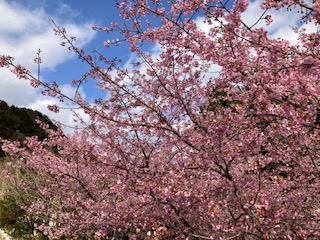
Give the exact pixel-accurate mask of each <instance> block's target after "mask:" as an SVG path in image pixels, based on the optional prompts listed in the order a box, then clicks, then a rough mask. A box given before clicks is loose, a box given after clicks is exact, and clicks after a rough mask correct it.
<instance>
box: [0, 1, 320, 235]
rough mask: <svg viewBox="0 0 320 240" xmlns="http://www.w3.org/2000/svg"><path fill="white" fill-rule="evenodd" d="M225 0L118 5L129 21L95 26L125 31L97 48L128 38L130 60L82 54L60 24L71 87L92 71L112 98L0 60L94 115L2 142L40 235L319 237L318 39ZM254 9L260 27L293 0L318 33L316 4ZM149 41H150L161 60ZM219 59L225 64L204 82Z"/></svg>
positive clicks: (316, 35)
mask: <svg viewBox="0 0 320 240" xmlns="http://www.w3.org/2000/svg"><path fill="white" fill-rule="evenodd" d="M228 2H229V1H214V0H207V1H203V0H192V1H191V0H185V1H182V0H177V1H162V0H150V1H143V0H123V1H116V6H117V7H118V8H119V9H120V14H121V16H122V18H123V19H124V23H119V24H117V23H113V24H112V26H111V27H110V28H107V27H103V26H95V27H94V29H99V30H101V31H103V32H105V33H107V34H113V33H114V34H120V35H121V36H122V39H120V40H119V39H115V40H114V41H111V42H109V41H106V42H105V43H104V44H105V46H106V47H107V48H108V47H113V45H114V47H115V48H116V47H117V45H119V44H123V45H122V46H126V45H125V44H128V47H129V49H130V50H131V51H132V52H133V53H135V54H136V59H137V60H136V62H135V63H134V64H133V66H131V67H128V68H124V67H122V66H121V64H118V62H117V61H118V59H107V57H105V56H103V55H102V54H100V53H97V52H95V54H92V55H90V54H86V53H85V52H84V51H83V50H80V49H78V48H77V47H76V46H75V38H74V37H68V36H67V33H66V30H65V29H63V28H60V27H56V29H55V33H56V34H57V35H60V36H61V37H62V39H63V41H64V42H63V43H62V45H64V46H67V47H68V48H69V49H70V50H73V51H74V52H75V53H76V54H78V56H79V58H80V59H81V60H82V61H84V62H86V63H87V64H89V66H90V67H91V69H90V70H89V72H87V73H86V74H85V75H84V76H83V77H82V78H81V79H80V80H78V81H76V80H73V81H72V85H73V86H77V87H79V86H80V85H81V84H82V83H83V82H84V81H86V80H88V81H89V79H91V78H92V79H97V80H98V83H97V84H98V86H99V87H100V88H101V90H102V91H104V92H107V93H108V97H107V98H105V99H96V100H95V102H94V104H89V103H88V102H86V101H85V99H82V98H81V96H79V95H77V97H76V98H75V99H73V98H71V97H70V96H66V95H63V93H62V92H61V90H60V89H59V86H58V85H57V83H52V84H50V83H44V82H41V81H40V80H39V79H38V77H33V76H32V75H31V73H30V72H29V71H27V70H26V69H25V68H23V67H22V66H20V65H15V64H14V62H13V59H12V58H11V57H9V56H2V57H1V58H0V65H1V66H3V67H9V68H11V69H12V71H13V72H14V73H15V74H16V75H17V76H18V77H20V78H22V79H27V80H30V82H31V85H32V86H35V87H39V86H43V87H44V88H45V91H44V94H46V95H50V96H53V97H59V98H60V100H65V99H68V100H71V101H73V102H74V103H76V104H78V105H79V106H80V107H81V108H82V109H83V110H84V111H85V112H86V113H87V114H88V115H90V117H91V123H92V124H89V125H88V126H87V127H86V128H84V129H83V130H79V131H76V132H75V133H74V134H72V135H64V133H63V131H62V130H61V129H60V128H58V129H57V130H56V131H54V130H50V129H48V127H47V126H46V125H45V124H43V125H42V126H43V128H44V129H46V130H47V132H48V134H49V138H48V139H44V140H43V141H39V139H38V138H35V137H30V138H27V139H26V142H25V148H21V147H19V146H18V144H17V143H9V142H7V141H3V144H4V145H3V149H4V150H5V151H6V152H7V154H11V155H18V156H20V160H19V161H17V162H16V163H15V164H14V166H15V167H16V168H19V169H21V170H24V171H25V172H24V174H25V175H24V176H25V177H24V178H22V179H16V181H17V182H19V183H20V184H21V186H23V187H24V188H27V189H32V190H34V191H38V192H39V193H40V197H39V198H38V199H35V200H34V202H33V203H32V204H31V205H30V206H29V207H28V208H27V209H26V211H27V212H29V213H32V214H35V215H37V216H38V217H39V219H43V224H41V225H40V226H39V229H40V230H41V231H42V232H44V233H46V234H47V235H48V237H49V238H51V239H59V238H62V237H65V238H72V239H81V238H84V239H90V238H95V239H108V238H111V239H112V238H113V239H121V238H131V239H319V238H320V230H319V229H320V219H319V214H320V198H319V189H320V184H319V182H320V181H319V180H320V171H319V156H320V155H319V154H320V153H319V151H320V144H319V143H320V134H319V133H320V132H319V127H318V124H315V123H316V122H317V109H319V94H320V87H319V75H320V74H319V69H320V68H319V67H320V64H319V63H320V59H319V56H320V48H319V44H320V42H319V39H320V35H319V34H320V33H319V31H314V32H312V33H307V32H305V31H303V30H302V31H298V30H296V31H297V32H298V34H299V36H300V37H299V39H298V41H299V42H298V44H297V45H291V44H290V43H289V42H288V41H285V40H283V39H280V38H279V39H272V38H270V37H269V36H268V32H267V31H266V30H265V29H264V28H257V27H256V28H255V27H254V26H252V27H251V26H248V25H246V24H245V23H244V22H243V20H242V15H241V13H242V12H244V11H245V10H246V9H247V6H248V3H249V1H248V0H237V1H234V3H233V6H232V7H228V6H229V3H228ZM261 7H262V8H263V9H265V10H266V11H265V13H264V14H263V15H262V16H261V17H260V18H259V19H257V21H258V22H259V21H267V23H268V24H271V25H272V21H271V20H272V19H271V17H270V16H269V15H266V13H267V12H268V11H269V10H280V9H281V10H283V9H284V10H287V11H291V10H293V8H294V7H297V8H299V12H300V13H301V20H302V21H305V22H309V24H314V25H316V26H317V27H319V23H320V12H319V11H320V4H319V3H318V2H315V3H314V4H311V3H309V1H308V2H307V1H303V0H296V1H278V0H265V1H262V4H261ZM198 16H202V17H203V18H204V21H205V24H206V27H207V29H208V30H207V31H206V32H204V31H203V30H201V28H199V26H198V25H197V24H196V22H195V18H196V17H198ZM293 31H295V30H293ZM145 44H147V45H148V46H150V45H151V44H157V46H158V47H159V48H160V49H161V52H160V53H159V56H157V57H153V56H152V55H151V54H150V53H148V52H146V51H144V50H145ZM106 56H107V54H106ZM37 60H38V61H39V62H40V58H39V57H38V58H37ZM215 64H216V65H219V66H220V67H221V70H220V72H219V74H217V76H212V74H210V73H208V72H210V70H209V69H210V67H211V66H213V65H215ZM49 108H50V109H51V110H53V111H58V110H59V107H58V106H49ZM52 148H54V149H56V150H57V151H56V152H53V151H52ZM29 174H30V176H35V174H36V176H37V177H38V178H39V179H40V180H39V181H36V178H34V177H32V178H31V177H30V180H29V181H28V175H29ZM49 219H50V220H51V221H48V220H49ZM50 222H51V224H49V223H50ZM52 223H54V224H52Z"/></svg>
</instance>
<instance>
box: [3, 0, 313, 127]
mask: <svg viewBox="0 0 320 240" xmlns="http://www.w3.org/2000/svg"><path fill="white" fill-rule="evenodd" d="M260 2H261V1H260V0H257V1H251V2H250V5H249V8H248V9H247V11H246V12H245V13H244V14H243V19H244V21H245V22H246V23H247V24H248V25H249V26H251V25H252V24H254V23H255V22H256V20H257V19H258V18H259V17H260V15H261V12H262V10H261V9H260V8H259V4H260ZM307 2H311V1H307ZM0 12H1V15H0V55H3V54H5V55H11V56H13V57H14V58H15V62H16V63H19V64H21V65H24V66H26V67H27V68H28V69H30V70H31V72H33V73H36V71H37V65H36V64H35V63H34V58H35V57H36V52H37V50H38V49H39V48H40V49H41V50H42V53H41V57H42V59H43V64H42V65H41V79H42V80H44V81H52V80H55V81H57V82H58V83H59V84H60V86H61V88H62V90H63V91H64V92H65V93H67V94H71V95H72V94H73V93H74V89H73V88H72V87H71V86H70V85H69V82H70V80H71V79H78V78H80V77H81V75H82V74H83V73H84V72H85V71H86V70H88V67H87V66H86V65H85V64H84V63H82V62H81V61H79V60H78V59H77V57H76V56H75V55H74V54H71V53H70V52H69V51H67V50H66V49H65V48H63V47H61V46H60V42H61V39H60V38H59V37H58V36H55V35H54V33H53V31H52V29H53V27H54V26H53V23H52V20H54V21H55V22H56V23H57V24H58V25H59V26H62V27H65V28H66V30H67V33H68V34H70V35H74V36H76V37H77V41H76V44H77V46H78V47H81V48H83V49H84V50H85V51H86V52H88V53H90V52H91V51H92V50H93V49H97V50H99V51H100V52H101V53H103V54H105V55H106V56H108V57H110V58H111V57H114V56H117V57H119V58H122V59H124V64H126V63H128V62H126V61H130V57H131V56H132V55H131V54H132V53H131V52H130V51H129V49H127V48H126V47H120V48H117V50H116V51H112V50H108V49H106V48H105V47H104V46H103V42H104V41H106V40H108V39H109V38H110V36H107V35H106V34H104V33H101V32H96V31H93V30H92V29H91V27H92V26H93V25H105V26H109V25H110V23H111V22H115V21H119V20H120V18H119V12H118V10H117V9H116V8H115V6H114V1H113V0H92V1H88V0H64V1H62V0H61V1H59V0H0ZM270 14H272V15H273V20H274V23H273V24H272V25H271V26H269V27H267V28H268V30H269V35H270V36H271V37H274V38H277V37H280V38H284V39H287V40H289V41H290V42H291V43H292V44H296V43H297V35H295V34H294V33H293V32H292V30H291V26H298V27H306V28H307V30H308V31H315V26H312V25H310V24H309V25H307V26H305V25H301V23H300V22H299V15H297V14H295V11H293V12H285V11H278V12H275V11H271V12H270ZM196 20H197V24H198V26H199V27H200V28H202V29H203V30H204V31H205V30H207V26H206V25H204V24H203V23H202V19H201V16H199V17H198V18H197V19H196ZM256 27H261V25H257V26H256ZM153 47H154V46H153ZM150 52H152V46H150ZM40 91H41V89H34V88H32V87H31V86H29V84H28V82H26V81H24V80H20V79H16V78H15V77H14V76H13V74H12V73H10V71H8V69H0V99H1V100H4V101H6V102H7V103H8V104H9V105H15V106H19V107H27V108H31V109H34V110H38V111H40V112H42V113H44V114H46V115H48V116H49V117H50V118H52V119H56V120H59V121H62V123H64V124H67V125H74V123H73V121H72V118H73V117H72V113H70V111H69V110H61V111H60V113H59V114H55V113H52V112H50V111H48V109H47V105H48V104H53V103H57V102H58V101H57V100H55V99H51V98H48V97H44V96H42V95H41V93H40ZM82 92H83V94H84V96H85V97H86V100H87V101H89V102H91V101H92V100H93V99H94V98H95V97H104V95H105V94H106V93H101V92H100V91H99V90H98V89H97V88H96V87H95V85H94V84H86V85H85V86H83V89H82ZM79 113H80V114H81V112H79Z"/></svg>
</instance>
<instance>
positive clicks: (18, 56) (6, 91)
mask: <svg viewBox="0 0 320 240" xmlns="http://www.w3.org/2000/svg"><path fill="white" fill-rule="evenodd" d="M61 8H62V9H64V12H65V10H66V9H67V10H68V11H67V13H68V14H66V15H68V16H65V17H63V16H62V14H61V12H60V13H59V11H58V10H59V9H58V10H57V15H52V14H50V13H48V12H46V11H45V10H44V8H41V5H40V7H39V8H32V9H31V8H30V9H29V8H27V7H26V6H25V5H23V4H22V3H20V4H19V3H17V2H13V1H6V0H0V9H1V16H0V55H11V56H13V57H14V58H15V63H19V64H21V65H23V66H25V67H27V68H28V69H29V70H30V71H31V72H32V73H36V71H37V65H36V64H35V63H34V58H35V57H36V52H37V51H38V49H39V48H40V49H41V50H42V53H41V58H42V60H43V64H42V65H41V70H42V71H44V70H54V69H55V68H56V67H57V65H59V64H63V63H65V62H66V61H68V60H70V59H72V58H73V57H74V54H72V53H71V52H70V51H68V50H67V49H66V48H63V47H61V46H60V43H61V41H62V39H61V38H60V37H59V36H55V35H54V33H53V27H54V26H53V23H52V21H51V20H52V19H54V20H55V21H56V22H57V23H58V24H59V25H60V26H62V27H65V28H66V30H67V34H68V35H69V36H76V37H77V41H76V45H77V47H79V48H82V47H84V46H85V45H87V44H89V43H90V42H91V41H92V39H93V38H94V36H95V32H94V31H92V30H91V26H92V25H93V24H92V23H89V22H84V23H80V24H79V23H77V24H76V23H74V21H72V20H74V19H72V18H73V17H76V16H77V13H76V12H73V13H72V9H71V8H68V6H67V5H65V4H62V5H61ZM60 10H61V9H60ZM49 80H50V79H49ZM63 90H66V91H67V92H68V91H69V92H70V89H67V88H66V87H63ZM0 99H1V100H4V101H6V102H7V103H8V104H10V105H11V104H13V105H16V106H21V107H29V108H32V109H35V110H38V111H40V112H43V113H45V114H47V115H48V116H50V117H52V118H53V119H56V120H61V121H62V122H63V123H64V124H70V123H72V122H73V121H72V114H71V113H66V111H67V110H64V111H62V112H65V113H62V112H61V113H60V114H58V115H56V114H52V113H51V112H48V110H47V105H48V103H50V104H52V103H55V102H56V100H55V99H50V100H49V98H46V97H44V96H42V95H41V94H40V93H39V91H38V90H37V89H34V88H33V87H31V86H30V85H29V83H28V82H26V81H24V80H21V79H17V78H16V77H15V76H14V75H13V74H12V73H10V71H9V70H8V69H2V68H0ZM72 125H74V124H72Z"/></svg>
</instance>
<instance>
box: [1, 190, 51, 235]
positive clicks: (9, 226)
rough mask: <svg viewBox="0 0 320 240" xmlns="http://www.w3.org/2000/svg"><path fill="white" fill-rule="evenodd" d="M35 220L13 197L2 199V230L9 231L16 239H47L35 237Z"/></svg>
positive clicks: (6, 196) (7, 196)
mask: <svg viewBox="0 0 320 240" xmlns="http://www.w3.org/2000/svg"><path fill="white" fill-rule="evenodd" d="M35 223H36V221H35V219H34V218H33V217H32V216H29V215H27V214H26V213H25V211H24V210H23V209H21V208H20V207H19V205H18V203H17V202H16V199H15V197H14V196H12V195H9V194H7V195H5V196H4V197H3V198H2V199H0V228H2V229H4V230H5V231H7V232H8V233H9V234H10V236H12V237H14V238H15V239H30V240H31V239H32V240H36V239H37V240H42V239H46V238H45V236H43V235H42V234H40V233H39V234H38V235H36V236H35V235H33V231H34V230H35Z"/></svg>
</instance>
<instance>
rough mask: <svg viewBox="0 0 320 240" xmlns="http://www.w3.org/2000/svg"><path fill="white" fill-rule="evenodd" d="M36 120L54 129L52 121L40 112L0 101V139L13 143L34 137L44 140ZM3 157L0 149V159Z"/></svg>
mask: <svg viewBox="0 0 320 240" xmlns="http://www.w3.org/2000/svg"><path fill="white" fill-rule="evenodd" d="M36 119H40V120H42V121H43V122H45V123H47V124H49V126H50V128H53V129H54V128H55V125H54V124H53V123H52V121H51V120H50V119H49V118H48V117H47V116H45V115H43V114H41V113H40V112H38V111H34V110H31V109H27V108H18V107H15V106H9V105H8V104H7V103H6V102H4V101H2V100H0V138H3V139H8V140H15V141H23V140H24V138H25V137H29V136H35V135H36V136H38V137H39V139H40V140H42V139H44V138H46V137H47V134H46V132H45V131H44V130H43V129H41V128H40V127H39V126H38V124H37V123H36V121H35V120H36ZM3 156H4V152H3V151H2V150H1V149H0V157H3Z"/></svg>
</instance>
